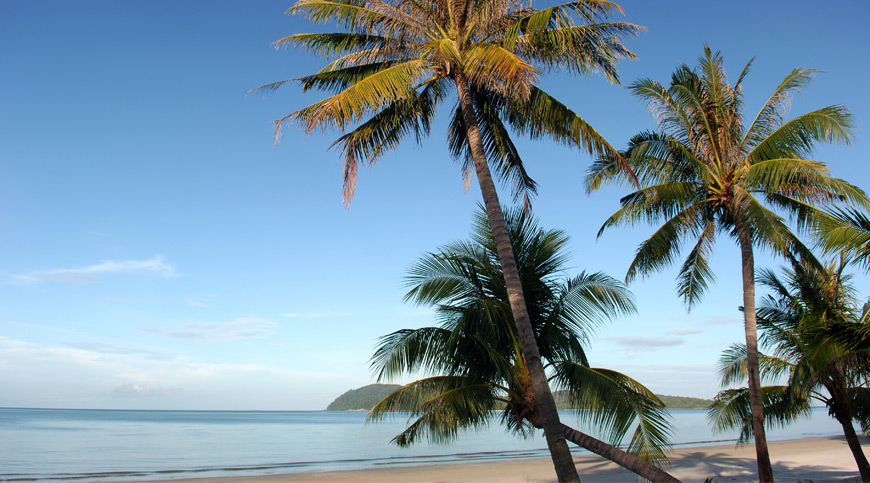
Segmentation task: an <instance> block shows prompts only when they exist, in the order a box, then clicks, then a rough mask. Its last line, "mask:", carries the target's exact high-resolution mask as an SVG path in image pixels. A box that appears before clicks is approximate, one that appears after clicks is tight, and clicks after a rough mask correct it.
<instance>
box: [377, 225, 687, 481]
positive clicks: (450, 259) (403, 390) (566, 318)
mask: <svg viewBox="0 0 870 483" xmlns="http://www.w3.org/2000/svg"><path fill="white" fill-rule="evenodd" d="M506 214H507V228H508V230H509V233H510V236H511V241H512V244H513V246H514V247H515V253H516V260H517V267H518V273H519V276H520V280H521V281H522V284H523V290H524V293H525V294H526V305H527V307H528V311H529V316H530V320H531V323H532V329H533V332H534V335H535V339H536V342H537V345H538V347H539V348H540V351H541V356H542V359H543V360H544V362H545V369H546V371H547V374H548V379H549V383H550V384H551V385H552V386H553V387H554V388H556V389H558V390H560V391H562V392H563V393H564V394H565V395H566V396H567V398H568V402H569V406H570V407H571V408H573V409H579V410H581V411H578V412H576V415H577V417H578V418H579V421H578V422H579V423H581V424H585V425H590V426H592V427H594V428H595V430H596V431H599V432H600V433H601V434H604V435H605V438H606V439H607V442H604V441H601V440H598V439H596V438H593V437H592V436H590V435H588V434H585V433H583V432H581V431H578V430H576V429H573V428H570V427H568V426H565V425H564V424H563V425H562V426H563V428H562V432H563V434H566V436H567V437H568V438H569V439H570V440H571V441H573V442H575V443H577V444H579V445H581V446H583V447H584V448H586V449H589V450H591V451H593V452H595V453H597V454H599V455H601V456H604V457H605V458H608V459H610V460H612V461H615V462H616V463H617V464H620V465H623V466H625V467H626V468H628V469H630V470H632V471H634V472H636V473H637V474H639V475H641V476H643V477H645V478H647V479H650V480H653V481H675V480H674V479H673V477H671V476H670V475H668V474H667V473H665V472H664V471H662V470H661V469H659V468H658V467H656V466H654V465H653V464H651V463H654V464H664V463H666V461H667V460H666V449H667V447H668V438H669V435H670V429H669V420H668V416H667V412H666V411H665V410H664V407H663V404H662V402H661V401H660V400H659V398H658V397H656V396H655V394H653V393H652V392H651V391H649V390H648V389H647V388H646V387H645V386H643V385H642V384H641V383H639V382H638V381H636V380H634V379H632V378H631V377H629V376H627V375H625V374H621V373H619V372H616V371H612V370H609V369H605V368H598V367H593V366H591V364H590V362H589V360H588V358H587V356H586V351H585V349H584V346H586V345H588V344H589V342H590V337H591V335H592V333H593V331H594V330H595V328H597V327H598V326H600V325H601V324H602V323H604V322H607V321H608V320H611V319H613V318H616V317H618V316H620V315H626V314H630V313H633V312H634V311H635V305H634V302H633V299H632V296H631V294H630V292H629V291H628V290H627V289H626V287H625V286H624V285H623V284H622V283H621V282H619V281H617V280H615V279H613V278H611V277H609V276H608V275H605V274H603V273H585V272H584V273H581V274H580V275H577V276H575V277H570V278H564V265H565V263H566V261H567V256H566V253H565V248H566V244H567V242H568V237H567V236H566V235H565V234H564V233H563V232H561V231H559V230H548V229H543V228H540V227H539V226H538V224H537V222H536V221H535V220H534V219H533V218H532V217H531V216H529V215H527V214H526V213H525V212H523V211H522V210H520V209H511V210H507V211H506ZM409 272H410V273H409V275H408V277H407V283H408V286H409V288H410V290H409V292H408V293H407V295H406V300H408V301H410V302H413V303H416V304H419V305H423V306H428V307H432V308H433V309H434V314H435V317H436V319H437V321H438V324H437V325H436V326H431V327H422V328H417V329H402V330H398V331H396V332H393V333H391V334H388V335H386V336H384V337H382V338H381V340H380V343H379V345H378V347H377V350H376V351H375V354H374V356H373V357H372V369H373V371H374V372H375V374H376V375H377V378H378V380H391V379H394V378H397V377H405V376H408V375H412V374H420V373H422V374H424V375H426V376H427V377H425V378H423V379H419V380H417V381H414V382H411V383H409V384H406V385H403V386H402V387H400V388H399V389H397V390H396V391H395V392H393V393H392V394H390V395H389V396H387V397H386V398H384V400H383V401H381V402H379V403H378V404H377V405H376V406H375V407H374V408H373V409H372V411H371V412H370V413H369V419H370V420H372V421H378V420H382V419H384V418H387V417H392V416H394V415H395V412H396V411H405V412H407V413H408V414H409V415H410V419H409V425H408V427H407V429H405V430H404V431H403V432H401V433H400V434H399V435H397V436H396V437H395V438H394V442H395V443H397V444H398V445H400V446H407V445H410V444H413V443H415V442H418V441H420V440H428V441H430V442H437V443H441V442H448V441H450V440H452V439H454V438H456V437H457V436H458V435H459V434H460V432H461V431H463V430H471V429H474V428H476V427H479V426H482V425H487V424H490V423H492V422H493V420H498V421H499V422H500V423H501V424H503V425H504V426H505V427H506V428H507V429H508V430H510V431H512V432H515V433H517V434H519V435H526V436H531V435H533V434H535V430H536V429H541V428H543V423H542V421H541V413H540V408H539V404H538V397H537V396H538V394H537V392H536V391H534V389H533V387H532V383H531V380H530V374H529V367H528V363H527V361H526V358H525V356H524V354H523V351H522V349H521V347H520V342H519V339H518V335H517V329H516V326H515V325H514V323H513V320H512V317H513V315H512V312H511V306H510V301H509V300H508V289H507V287H506V286H505V282H504V277H503V276H502V273H501V272H502V266H501V261H500V258H499V256H498V253H497V248H496V241H495V238H494V236H493V235H492V229H491V227H490V225H489V219H488V217H487V216H486V214H485V213H483V212H482V211H481V212H478V213H477V214H476V216H475V222H474V229H473V232H472V236H471V239H469V240H461V241H457V242H454V243H452V244H449V245H446V246H443V247H441V248H440V249H439V250H438V251H436V252H433V253H428V254H426V255H425V256H423V257H422V258H421V259H420V260H419V261H418V262H417V263H415V264H414V265H413V266H412V267H411V268H410V270H409ZM545 430H546V429H545ZM629 435H630V438H629V440H628V443H627V449H626V450H625V451H623V450H621V449H619V448H617V445H620V444H622V443H623V441H624V439H625V438H626V437H627V436H629Z"/></svg>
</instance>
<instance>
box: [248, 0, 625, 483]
mask: <svg viewBox="0 0 870 483" xmlns="http://www.w3.org/2000/svg"><path fill="white" fill-rule="evenodd" d="M614 11H620V9H619V6H618V5H616V4H614V3H611V2H607V1H602V0H578V1H572V2H568V3H564V4H560V5H556V6H553V7H549V8H545V9H536V8H533V7H531V5H530V4H526V3H523V2H517V1H507V0H432V1H427V2H420V1H417V0H297V1H296V3H295V4H294V6H293V7H291V8H290V9H289V10H288V11H287V13H292V14H301V15H305V16H306V17H308V18H309V19H310V20H312V21H313V22H315V23H319V22H330V21H334V22H336V23H337V24H338V25H339V26H340V27H341V28H342V29H343V31H341V32H328V33H306V34H295V35H290V36H288V37H285V38H283V39H280V40H278V41H277V45H278V46H279V47H280V46H299V47H302V48H304V49H307V50H308V51H310V52H313V53H316V54H320V55H323V56H325V57H327V58H330V59H332V60H331V62H330V63H329V64H327V65H326V66H325V67H324V68H323V69H321V70H320V71H319V72H317V73H315V74H313V75H310V76H306V77H302V78H301V79H296V80H298V81H300V82H301V83H302V86H303V88H304V90H309V89H322V90H327V91H332V92H334V94H333V95H331V96H329V97H327V98H326V99H324V100H322V101H319V102H316V103H314V104H312V105H310V106H308V107H305V108H303V109H300V110H298V111H296V112H293V113H291V114H288V115H287V116H284V117H282V118H281V119H278V120H276V121H275V125H276V139H277V136H280V131H281V126H283V125H284V123H287V122H291V123H296V124H298V125H300V126H301V127H302V128H303V129H304V130H305V131H306V132H312V131H315V130H319V129H330V128H335V129H339V130H342V131H345V130H346V129H348V128H351V130H350V132H346V133H345V134H343V135H342V136H341V137H340V138H339V139H338V140H337V141H336V142H335V144H334V146H335V147H336V148H337V149H339V150H340V151H341V153H342V155H343V157H344V200H345V203H349V202H350V200H351V198H352V196H353V193H354V189H355V186H356V174H357V169H358V167H359V165H360V164H372V163H374V162H376V161H377V159H378V158H379V157H380V156H381V155H383V154H384V153H385V152H386V151H389V150H390V149H393V148H395V147H396V146H397V145H398V144H400V143H401V141H402V140H403V139H404V138H405V137H406V136H408V135H411V134H414V135H416V138H417V140H418V141H420V140H421V139H422V137H423V136H425V135H426V134H428V133H429V129H430V127H431V123H432V120H433V117H434V115H435V112H436V110H437V109H436V108H437V106H438V105H439V103H441V102H442V101H444V100H445V99H446V98H447V97H448V96H449V94H450V92H451V90H452V91H454V92H455V93H456V99H457V102H456V108H455V111H454V116H453V117H452V120H451V126H450V129H449V132H448V141H449V145H450V147H451V150H452V152H453V153H454V155H457V156H460V157H462V162H463V168H464V169H463V171H464V173H465V174H466V176H469V173H470V171H471V167H472V166H473V168H474V172H475V173H476V175H477V179H478V183H479V185H480V189H481V193H482V195H483V200H484V203H485V205H486V209H487V214H488V216H489V220H490V223H491V224H492V227H493V231H494V232H495V238H496V240H498V247H499V249H498V253H499V257H500V260H501V263H502V265H503V267H504V277H505V280H506V284H507V286H508V287H509V288H510V289H509V293H510V300H511V310H512V312H513V314H514V321H515V322H516V324H517V330H518V333H519V338H520V341H521V343H522V348H523V354H524V357H525V358H526V360H527V361H528V364H529V367H530V371H531V377H532V385H533V387H534V391H535V394H536V395H537V397H538V402H539V404H540V407H541V418H542V420H543V422H544V428H545V433H546V436H547V444H548V446H549V448H550V452H551V454H552V456H553V462H554V465H555V466H556V472H557V474H558V476H559V479H560V481H576V480H577V479H578V477H577V473H576V469H575V468H574V466H573V461H572V460H571V455H570V452H569V451H568V447H567V444H566V443H565V439H564V435H563V434H562V432H561V429H560V426H559V419H558V413H557V412H556V406H555V403H554V402H553V397H552V395H551V394H550V390H549V387H548V386H547V381H546V377H545V375H544V370H543V366H542V365H541V362H540V354H539V353H538V349H537V347H536V346H535V341H534V337H533V335H532V331H531V325H530V323H529V317H528V314H527V313H526V309H525V304H524V297H523V292H522V287H521V285H520V283H519V278H518V275H517V270H516V266H515V263H514V254H513V251H512V248H511V246H510V240H509V238H508V235H507V229H506V228H505V224H504V216H503V214H502V212H501V206H500V204H499V199H498V194H497V191H496V187H495V183H494V182H493V178H492V174H491V172H490V166H489V163H493V166H494V168H495V169H496V172H497V173H498V175H500V176H501V177H503V178H505V179H506V180H512V181H513V182H514V188H515V189H514V194H515V196H517V197H523V198H525V199H526V200H528V197H529V196H531V195H533V194H534V192H535V184H534V181H533V180H532V179H531V178H530V177H529V176H528V174H527V173H526V171H525V169H524V167H523V164H522V159H521V158H520V156H519V154H518V152H517V150H516V148H515V146H514V145H513V143H512V142H511V140H510V137H509V131H508V126H510V127H512V128H513V129H514V130H515V131H517V132H519V133H524V134H527V135H529V136H530V137H532V138H541V137H550V138H552V139H555V140H557V141H560V142H563V143H565V144H568V145H574V146H577V147H580V148H582V149H585V150H587V151H589V152H590V153H601V152H605V151H608V150H610V151H612V148H611V147H610V146H609V145H608V144H607V142H606V141H605V140H604V139H603V138H602V137H601V136H600V135H599V134H598V133H597V132H596V131H595V130H594V129H592V128H591V127H590V126H589V125H588V124H587V123H586V122H585V121H583V120H582V119H581V118H580V117H578V116H577V115H576V114H575V113H574V112H572V111H571V110H570V109H568V108H567V107H565V106H564V105H563V104H561V103H559V102H558V101H557V100H555V99H554V98H553V97H551V96H549V95H548V94H547V93H546V92H544V91H542V90H541V89H539V88H538V87H537V86H536V85H535V83H536V81H537V80H538V77H539V75H540V74H541V73H543V72H547V71H551V70H557V69H561V70H565V71H567V72H569V73H573V74H587V73H590V72H593V71H600V72H602V73H604V75H605V77H606V78H607V79H609V80H610V81H618V77H617V72H616V67H615V66H616V63H617V62H618V61H619V60H621V59H623V58H633V57H634V56H633V54H632V53H631V52H630V51H628V50H627V49H626V48H625V46H624V45H623V39H624V38H626V37H628V36H633V35H634V34H635V33H636V32H637V30H638V27H637V26H635V25H632V24H629V23H625V22H609V21H606V20H607V19H608V18H609V16H610V15H611V13H612V12H614ZM287 82H290V81H280V82H275V83H272V84H268V85H265V86H262V87H261V88H260V89H261V90H264V91H269V90H273V89H277V88H278V87H280V86H282V85H283V84H285V83H287ZM466 179H468V178H466Z"/></svg>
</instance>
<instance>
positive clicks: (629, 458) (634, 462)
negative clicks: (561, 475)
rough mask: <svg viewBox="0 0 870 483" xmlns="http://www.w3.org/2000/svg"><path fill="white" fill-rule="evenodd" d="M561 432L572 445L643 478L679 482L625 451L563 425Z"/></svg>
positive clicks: (656, 467)
mask: <svg viewBox="0 0 870 483" xmlns="http://www.w3.org/2000/svg"><path fill="white" fill-rule="evenodd" d="M562 430H563V431H564V432H565V437H566V438H567V439H568V441H571V442H572V443H574V444H576V445H578V446H581V447H582V448H585V449H587V450H589V451H591V452H593V453H595V454H597V455H599V456H603V457H604V458H607V459H609V460H610V461H613V462H614V463H616V464H618V465H619V466H622V467H623V468H625V469H627V470H629V471H631V472H633V473H635V474H637V475H639V476H641V477H643V478H646V479H648V480H650V481H656V482H659V481H665V482H671V483H673V482H677V483H678V482H679V481H680V480H678V479H676V478H674V477H673V476H672V475H670V474H669V473H667V472H666V471H664V470H663V469H661V468H659V467H658V466H655V465H653V464H652V463H647V462H646V461H644V460H642V459H640V458H638V457H637V456H635V455H633V454H631V453H626V452H625V451H623V450H621V449H619V448H617V447H615V446H613V445H610V444H607V443H605V442H604V441H601V440H598V439H595V438H593V437H592V436H589V435H588V434H585V433H581V432H580V431H577V430H576V429H574V428H570V427H568V426H565V425H564V424H563V425H562Z"/></svg>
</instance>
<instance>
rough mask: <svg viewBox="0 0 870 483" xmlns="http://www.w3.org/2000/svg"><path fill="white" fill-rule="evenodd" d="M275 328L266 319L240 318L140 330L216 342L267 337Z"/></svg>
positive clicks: (193, 340)
mask: <svg viewBox="0 0 870 483" xmlns="http://www.w3.org/2000/svg"><path fill="white" fill-rule="evenodd" d="M277 326H278V324H276V323H275V322H272V321H271V320H268V319H262V318H259V317H240V318H238V319H235V320H231V321H229V322H188V323H185V324H181V325H179V326H177V327H176V328H172V329H164V328H160V327H142V328H141V330H143V331H145V332H150V333H152V334H158V335H162V336H164V337H171V338H174V339H185V340H189V341H192V342H216V341H233V340H240V339H251V338H260V337H268V336H270V335H272V334H273V333H274V330H273V329H274V328H275V327H277Z"/></svg>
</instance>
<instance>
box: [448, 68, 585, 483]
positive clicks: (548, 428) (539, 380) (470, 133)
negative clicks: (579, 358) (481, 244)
mask: <svg viewBox="0 0 870 483" xmlns="http://www.w3.org/2000/svg"><path fill="white" fill-rule="evenodd" d="M454 80H455V81H456V93H457V95H458V96H459V107H460V110H461V113H462V120H463V122H464V123H465V130H466V137H467V138H468V145H469V149H470V151H471V157H472V159H473V161H474V169H475V171H476V173H477V181H478V183H479V185H480V192H481V194H482V195H483V204H484V206H485V207H486V214H487V216H488V217H489V225H490V227H491V228H492V236H493V238H494V239H495V244H496V248H497V250H498V257H499V260H500V261H501V266H502V271H503V272H504V281H505V286H506V287H507V292H508V299H509V300H510V304H511V311H512V312H513V315H514V323H515V324H516V327H517V336H518V337H519V340H520V344H521V345H522V349H523V358H524V359H525V360H526V364H527V366H528V368H529V373H530V375H531V379H532V390H534V392H535V399H536V400H537V403H538V410H539V412H540V416H541V422H542V423H543V426H544V436H546V438H547V447H548V448H549V449H550V456H551V457H552V459H553V465H554V466H555V467H556V476H557V477H558V478H559V481H560V482H574V481H576V482H579V481H580V477H579V476H578V475H577V468H576V467H575V466H574V458H573V457H572V456H571V450H570V449H569V448H568V443H566V442H565V436H564V434H563V431H562V430H561V422H560V421H559V413H558V412H557V411H556V401H555V400H554V399H553V394H552V393H551V392H550V386H549V385H548V384H547V376H546V374H545V373H544V366H543V364H542V363H541V353H540V352H539V351H538V345H537V343H536V342H535V334H534V332H533V331H532V323H531V321H530V320H529V313H528V311H527V310H526V301H525V298H524V296H523V287H522V284H521V283H520V275H519V272H518V271H517V264H516V259H515V258H514V250H513V247H512V246H511V241H510V236H509V234H508V230H507V225H506V224H505V221H504V214H503V213H502V211H501V205H500V204H499V200H498V192H497V191H496V189H495V183H493V181H492V174H491V173H490V171H489V165H488V164H487V161H486V153H485V152H484V150H483V141H482V139H481V137H480V129H479V128H478V124H477V116H476V114H475V112H474V107H473V105H472V100H471V92H470V91H469V89H468V83H467V81H466V80H465V79H464V78H463V77H462V75H460V74H456V75H455V77H454Z"/></svg>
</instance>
